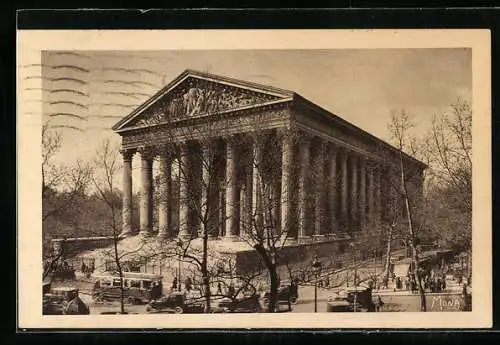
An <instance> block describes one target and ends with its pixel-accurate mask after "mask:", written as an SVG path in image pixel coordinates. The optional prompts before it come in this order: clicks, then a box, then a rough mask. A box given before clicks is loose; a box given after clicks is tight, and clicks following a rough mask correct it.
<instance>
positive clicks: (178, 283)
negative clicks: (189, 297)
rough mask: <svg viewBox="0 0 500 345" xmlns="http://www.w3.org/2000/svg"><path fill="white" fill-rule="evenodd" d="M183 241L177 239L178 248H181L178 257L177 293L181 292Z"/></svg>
mask: <svg viewBox="0 0 500 345" xmlns="http://www.w3.org/2000/svg"><path fill="white" fill-rule="evenodd" d="M182 245H183V243H182V240H181V239H180V238H178V239H177V247H179V255H178V257H177V265H178V267H177V291H179V292H180V291H181V251H182Z"/></svg>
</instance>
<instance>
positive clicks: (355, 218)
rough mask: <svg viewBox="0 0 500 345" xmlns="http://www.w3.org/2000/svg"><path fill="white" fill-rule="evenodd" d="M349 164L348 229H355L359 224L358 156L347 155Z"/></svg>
mask: <svg viewBox="0 0 500 345" xmlns="http://www.w3.org/2000/svg"><path fill="white" fill-rule="evenodd" d="M349 161H350V165H351V181H350V182H351V188H350V192H351V205H350V208H351V212H350V213H351V219H350V225H351V226H350V230H351V231H354V230H357V227H358V224H359V209H358V197H359V193H358V157H356V156H355V155H352V156H351V157H349Z"/></svg>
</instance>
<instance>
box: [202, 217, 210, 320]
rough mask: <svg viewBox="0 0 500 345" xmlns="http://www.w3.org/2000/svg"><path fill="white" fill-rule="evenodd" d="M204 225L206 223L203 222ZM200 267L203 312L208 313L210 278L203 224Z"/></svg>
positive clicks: (206, 236)
mask: <svg viewBox="0 0 500 345" xmlns="http://www.w3.org/2000/svg"><path fill="white" fill-rule="evenodd" d="M205 223H206V222H205ZM201 263H202V265H201V276H202V284H203V290H204V293H205V294H204V295H205V307H204V310H203V312H204V313H210V311H211V307H210V298H211V291H210V277H209V275H208V227H207V226H206V224H204V232H203V259H202V262H201Z"/></svg>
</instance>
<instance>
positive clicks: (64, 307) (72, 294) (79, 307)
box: [43, 287, 90, 315]
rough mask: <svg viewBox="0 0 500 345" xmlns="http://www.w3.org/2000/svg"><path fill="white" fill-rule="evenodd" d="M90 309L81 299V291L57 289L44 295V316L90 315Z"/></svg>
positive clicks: (65, 288) (64, 288) (70, 288)
mask: <svg viewBox="0 0 500 345" xmlns="http://www.w3.org/2000/svg"><path fill="white" fill-rule="evenodd" d="M88 314H90V309H89V307H88V306H87V305H86V304H85V303H84V302H83V301H82V300H81V299H80V297H79V290H78V289H75V288H72V287H57V288H53V289H51V291H50V293H46V294H44V295H43V315H88Z"/></svg>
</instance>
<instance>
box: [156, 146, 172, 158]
mask: <svg viewBox="0 0 500 345" xmlns="http://www.w3.org/2000/svg"><path fill="white" fill-rule="evenodd" d="M175 151H176V147H175V145H174V144H170V143H169V144H162V145H158V146H155V147H154V149H153V148H152V149H151V153H152V154H157V155H159V156H161V157H165V158H172V157H173V156H174V154H175Z"/></svg>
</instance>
